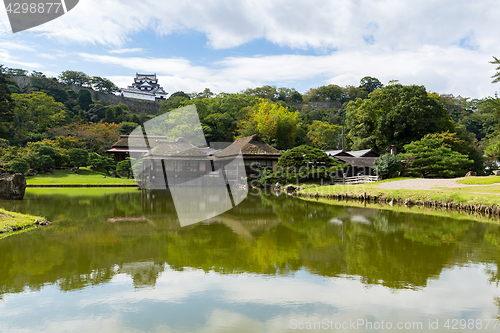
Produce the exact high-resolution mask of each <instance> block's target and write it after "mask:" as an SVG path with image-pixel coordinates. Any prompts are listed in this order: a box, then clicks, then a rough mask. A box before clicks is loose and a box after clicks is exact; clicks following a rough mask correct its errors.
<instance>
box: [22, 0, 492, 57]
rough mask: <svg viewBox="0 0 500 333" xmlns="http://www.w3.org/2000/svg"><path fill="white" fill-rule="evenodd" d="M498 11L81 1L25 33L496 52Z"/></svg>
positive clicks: (429, 5) (315, 2)
mask: <svg viewBox="0 0 500 333" xmlns="http://www.w3.org/2000/svg"><path fill="white" fill-rule="evenodd" d="M499 7H500V3H498V2H497V1H495V0H485V1H480V2H477V1H476V2H470V1H465V0H462V1H456V0H443V1H439V2H436V1H433V0H422V1H419V2H415V1H409V0H406V1H405V0H380V1H376V2H374V1H372V0H359V1H345V0H337V1H332V0H312V1H301V0H274V1H269V0H254V1H236V2H235V1H230V0H211V1H204V2H200V1H196V0H185V1H182V2H177V1H173V0H169V1H163V2H161V4H160V5H159V4H158V2H157V1H153V0H143V1H140V2H137V1H132V0H121V1H118V0H107V1H106V0H105V1H103V0H99V1H98V0H86V1H80V3H79V4H78V6H77V7H75V9H73V10H72V11H71V12H69V13H68V14H66V15H65V16H63V17H61V18H58V19H57V20H54V21H51V22H49V23H47V24H45V25H42V26H40V27H38V28H35V29H34V30H32V31H37V32H44V33H47V34H49V35H50V36H51V37H56V38H63V39H66V40H71V41H77V42H91V43H102V44H106V45H122V44H124V43H125V42H126V41H128V40H130V39H131V38H132V37H133V34H135V33H137V32H141V31H146V30H148V29H152V30H153V31H155V32H156V33H157V34H159V35H167V34H171V33H174V32H180V33H182V32H187V31H198V32H201V33H204V34H206V35H207V37H208V40H209V44H210V46H212V47H214V48H230V47H234V46H238V45H241V44H244V43H246V42H249V41H251V40H254V39H258V38H265V39H267V40H269V41H270V42H272V43H276V44H279V45H283V46H290V47H294V48H309V47H313V48H322V47H328V48H332V47H333V48H339V49H349V48H356V47H364V46H366V42H365V39H366V38H364V37H372V38H373V41H374V43H375V44H377V45H384V46H388V47H395V48H400V49H418V48H419V46H420V45H422V44H432V45H452V44H458V43H460V40H462V39H464V38H467V37H468V36H471V34H472V35H473V37H474V42H475V43H476V44H477V46H478V47H479V48H490V47H493V48H497V46H496V44H497V43H496V41H497V32H498V30H499V28H500V21H499V20H497V18H496V15H495V13H497V12H498V10H499V9H500V8H499ZM96 22H98V24H96ZM374 27H376V29H374Z"/></svg>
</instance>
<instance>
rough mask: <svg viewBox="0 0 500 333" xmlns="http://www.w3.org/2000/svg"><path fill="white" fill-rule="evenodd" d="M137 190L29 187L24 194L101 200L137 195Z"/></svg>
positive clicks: (129, 188) (121, 188) (126, 188)
mask: <svg viewBox="0 0 500 333" xmlns="http://www.w3.org/2000/svg"><path fill="white" fill-rule="evenodd" d="M137 192H138V190H137V188H134V187H106V188H101V187H78V188H75V187H73V188H71V187H70V188H68V187H56V188H53V187H51V188H47V187H39V188H36V187H29V188H27V189H26V194H29V195H41V196H43V195H51V196H64V197H69V198H73V197H86V198H100V197H101V198H102V197H104V196H106V195H112V194H120V193H137Z"/></svg>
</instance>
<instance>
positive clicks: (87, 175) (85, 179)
mask: <svg viewBox="0 0 500 333" xmlns="http://www.w3.org/2000/svg"><path fill="white" fill-rule="evenodd" d="M102 176H106V178H102ZM26 183H27V184H28V185H135V182H134V180H133V179H126V178H111V177H109V176H108V175H106V173H103V172H98V171H92V170H89V169H87V168H80V174H76V173H73V172H71V171H69V170H68V169H65V170H54V172H53V173H51V174H40V175H37V176H32V177H26Z"/></svg>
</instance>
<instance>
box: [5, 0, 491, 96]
mask: <svg viewBox="0 0 500 333" xmlns="http://www.w3.org/2000/svg"><path fill="white" fill-rule="evenodd" d="M1 6H2V5H1V4H0V64H4V65H5V66H7V67H12V68H23V69H27V70H29V71H30V72H31V71H32V70H36V71H41V72H43V73H44V74H46V75H47V76H49V77H52V76H54V77H55V76H58V75H59V74H60V73H61V72H62V71H65V70H76V71H82V72H84V73H86V74H88V75H90V76H101V77H106V78H108V79H110V80H112V81H113V82H114V83H115V84H116V85H117V86H119V87H126V86H128V85H130V84H132V82H133V78H134V77H135V74H136V72H139V73H156V74H157V75H158V77H159V83H160V84H161V85H162V86H163V87H164V88H165V90H166V91H167V92H169V93H170V94H171V93H173V92H175V91H181V90H182V91H184V92H187V93H192V92H201V91H203V90H204V89H205V88H209V89H211V90H212V91H213V92H216V93H219V92H228V93H233V92H240V91H242V90H244V89H246V88H255V87H258V86H263V85H274V86H277V87H287V88H295V89H296V90H298V91H299V92H301V93H304V92H306V91H307V90H309V89H310V88H316V87H319V86H322V85H327V84H337V85H339V86H346V85H354V86H358V85H359V81H360V79H361V78H363V77H365V76H372V77H376V78H378V79H379V80H380V81H381V82H382V83H383V84H387V83H388V82H389V81H391V80H399V82H400V83H402V84H405V85H409V84H418V85H424V86H425V87H426V88H427V90H429V91H431V92H437V93H440V94H453V95H455V96H458V95H460V96H462V97H470V98H484V97H488V96H494V95H495V92H496V91H498V90H499V88H500V84H498V83H497V84H493V83H491V81H492V79H491V76H492V75H493V74H494V73H495V67H496V66H495V65H493V64H491V63H489V62H490V61H492V60H493V56H496V57H500V43H499V35H498V32H499V31H500V20H499V19H498V13H499V12H500V2H499V1H498V0H481V1H470V0H439V1H436V0H419V1H414V0H411V1H408V0H308V1H305V0H286V1H285V0H252V1H249V0H203V1H201V0H197V1H196V0H183V1H171V0H162V1H152V0H141V1H137V0H99V1H98V0H80V2H79V3H78V5H77V6H76V7H75V8H74V9H73V10H71V11H69V12H68V13H67V14H65V15H63V16H61V17H59V18H57V19H55V20H53V21H50V22H48V23H45V24H43V25H41V26H38V27H35V28H32V29H29V30H25V31H22V32H18V33H15V34H13V33H12V30H11V27H10V24H9V20H8V17H7V13H6V11H5V7H1Z"/></svg>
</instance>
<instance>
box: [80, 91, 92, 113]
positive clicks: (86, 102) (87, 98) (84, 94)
mask: <svg viewBox="0 0 500 333" xmlns="http://www.w3.org/2000/svg"><path fill="white" fill-rule="evenodd" d="M90 104H92V94H91V93H90V91H88V90H87V89H81V90H80V91H79V92H78V105H79V106H80V108H81V109H82V110H85V111H88V110H89V109H90Z"/></svg>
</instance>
